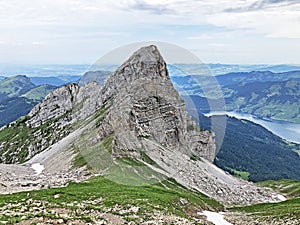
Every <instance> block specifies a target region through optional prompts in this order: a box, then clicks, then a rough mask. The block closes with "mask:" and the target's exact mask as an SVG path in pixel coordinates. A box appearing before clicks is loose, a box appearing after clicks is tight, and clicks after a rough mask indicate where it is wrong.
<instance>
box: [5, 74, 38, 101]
mask: <svg viewBox="0 0 300 225" xmlns="http://www.w3.org/2000/svg"><path fill="white" fill-rule="evenodd" d="M33 87H35V85H34V84H33V83H32V82H31V81H30V79H29V78H28V77H26V76H15V77H8V78H6V79H4V80H2V81H1V82H0V94H5V95H6V96H7V97H16V96H19V95H21V94H23V93H25V92H26V91H28V90H30V89H31V88H33ZM0 100H1V99H0Z"/></svg>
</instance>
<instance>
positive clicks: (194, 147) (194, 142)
mask: <svg viewBox="0 0 300 225" xmlns="http://www.w3.org/2000/svg"><path fill="white" fill-rule="evenodd" d="M104 105H109V109H108V112H107V116H106V117H105V119H104V121H103V123H101V125H100V127H99V132H98V133H99V135H98V141H102V140H103V139H105V138H106V137H108V136H109V135H111V134H112V133H114V141H113V154H114V156H116V157H120V156H129V155H131V156H134V157H138V156H139V151H140V149H143V143H142V139H145V138H153V139H154V140H155V141H157V143H159V144H161V145H163V146H165V147H168V148H171V149H173V150H174V151H181V152H185V153H187V154H190V155H191V154H196V155H199V156H201V157H204V158H206V159H208V160H210V161H213V159H214V157H215V144H214V137H213V134H212V133H210V132H209V131H200V130H198V129H199V128H198V127H197V124H196V123H195V122H193V121H192V120H191V118H190V117H189V115H188V114H187V112H186V110H185V104H184V102H183V101H182V100H181V99H180V97H179V95H178V93H177V92H176V90H175V89H174V87H173V85H172V82H171V80H170V78H169V75H168V71H167V68H166V63H165V61H164V60H163V58H162V56H161V55H160V53H159V51H158V50H157V48H156V47H155V46H148V47H144V48H141V49H140V50H138V51H137V52H135V53H134V54H133V55H132V56H131V57H130V58H129V60H128V61H126V62H125V63H124V64H123V65H122V66H120V67H119V68H118V69H117V70H116V71H115V72H114V73H112V74H111V75H110V76H108V78H107V79H106V80H105V82H104V85H103V86H102V87H100V86H99V85H98V84H97V83H96V82H90V83H88V84H86V85H84V86H82V87H80V86H79V85H77V84H68V85H65V86H62V87H60V88H58V89H56V90H54V91H53V92H51V93H50V94H48V95H47V96H46V98H45V99H44V100H43V101H42V102H41V103H40V104H38V105H37V106H35V107H34V108H33V109H32V110H31V112H30V113H29V114H28V116H26V117H25V119H24V120H23V121H22V122H23V123H24V124H25V125H22V126H23V127H24V126H26V127H27V128H29V134H30V135H31V136H32V137H33V138H34V143H31V142H29V141H26V140H25V144H22V145H20V146H18V147H16V148H15V146H12V145H10V144H9V143H4V144H3V143H2V144H1V143H0V152H1V153H2V157H1V161H2V162H5V163H18V162H23V161H24V160H27V159H30V158H31V157H33V156H34V155H35V154H38V153H39V152H42V151H44V150H45V149H46V148H48V147H49V146H51V145H52V144H54V143H55V142H57V141H59V140H61V139H62V138H63V137H65V136H66V135H68V134H70V133H71V132H72V131H74V130H75V129H77V128H78V124H79V123H80V122H82V121H84V120H87V118H88V117H90V116H92V115H93V114H95V113H96V111H97V110H99V109H101V107H103V106H104ZM17 125H20V124H17ZM9 127H10V128H13V129H17V127H16V124H11V125H9ZM8 129H9V128H8ZM58 133H59V134H58ZM16 142H18V140H16ZM12 148H13V150H12Z"/></svg>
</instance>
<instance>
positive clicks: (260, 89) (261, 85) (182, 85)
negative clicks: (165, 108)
mask: <svg viewBox="0 0 300 225" xmlns="http://www.w3.org/2000/svg"><path fill="white" fill-rule="evenodd" d="M171 79H172V81H173V82H174V83H175V87H176V88H177V90H179V92H180V93H181V95H189V96H191V97H192V98H197V100H196V102H198V103H201V104H198V106H199V109H200V108H201V110H204V111H202V112H208V111H210V110H211V108H210V106H209V105H208V101H207V99H211V100H210V101H217V100H218V99H219V98H224V100H225V103H226V109H227V110H233V111H239V112H244V113H249V114H253V115H256V116H258V117H267V118H272V119H276V120H284V121H290V122H300V107H299V106H300V89H299V88H300V71H289V72H284V73H272V72H270V71H265V72H262V71H253V72H239V73H229V74H225V75H220V76H216V77H212V76H200V75H189V76H173V77H171ZM195 96H198V97H195Z"/></svg>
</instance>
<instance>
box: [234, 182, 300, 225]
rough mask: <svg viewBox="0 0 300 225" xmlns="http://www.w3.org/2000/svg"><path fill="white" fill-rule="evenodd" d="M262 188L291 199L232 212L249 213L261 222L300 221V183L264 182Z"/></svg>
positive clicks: (240, 208)
mask: <svg viewBox="0 0 300 225" xmlns="http://www.w3.org/2000/svg"><path fill="white" fill-rule="evenodd" d="M258 184H259V185H260V186H264V187H269V188H271V189H273V190H274V191H276V192H279V193H282V194H284V195H285V196H287V197H289V198H291V199H289V200H286V201H284V202H280V203H263V204H256V205H251V206H246V207H236V208H231V209H230V210H231V211H237V212H242V213H247V215H248V216H251V217H253V218H255V219H258V220H260V221H264V220H268V221H272V220H284V219H288V218H293V219H298V220H300V182H298V181H293V180H280V181H264V182H260V183H258Z"/></svg>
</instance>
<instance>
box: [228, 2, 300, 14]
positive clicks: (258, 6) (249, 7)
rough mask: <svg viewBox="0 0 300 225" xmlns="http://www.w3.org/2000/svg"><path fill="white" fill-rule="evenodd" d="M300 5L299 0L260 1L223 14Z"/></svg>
mask: <svg viewBox="0 0 300 225" xmlns="http://www.w3.org/2000/svg"><path fill="white" fill-rule="evenodd" d="M295 4H300V2H299V0H260V1H255V2H253V3H251V4H249V5H246V6H245V5H244V6H240V7H233V8H227V9H224V12H248V11H256V10H263V9H266V8H275V7H283V6H289V5H295Z"/></svg>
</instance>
